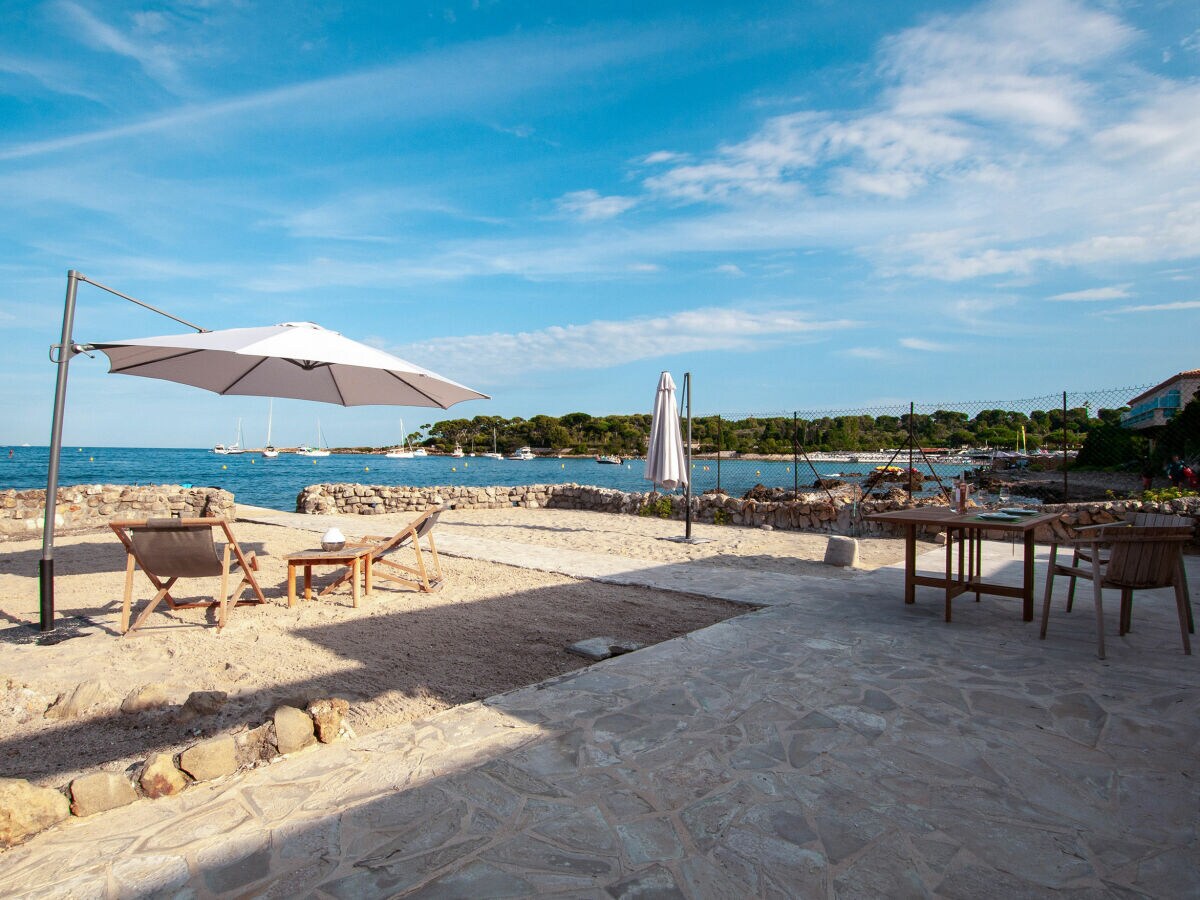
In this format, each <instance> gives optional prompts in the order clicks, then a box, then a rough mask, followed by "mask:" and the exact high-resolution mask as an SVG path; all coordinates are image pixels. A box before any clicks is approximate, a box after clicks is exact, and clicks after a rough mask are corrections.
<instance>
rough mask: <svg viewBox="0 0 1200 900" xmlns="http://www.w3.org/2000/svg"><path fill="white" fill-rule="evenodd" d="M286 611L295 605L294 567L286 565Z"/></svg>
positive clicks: (290, 564)
mask: <svg viewBox="0 0 1200 900" xmlns="http://www.w3.org/2000/svg"><path fill="white" fill-rule="evenodd" d="M287 578H288V609H291V608H292V607H293V606H295V605H296V567H295V566H294V565H293V564H292V563H290V562H289V563H288V576H287Z"/></svg>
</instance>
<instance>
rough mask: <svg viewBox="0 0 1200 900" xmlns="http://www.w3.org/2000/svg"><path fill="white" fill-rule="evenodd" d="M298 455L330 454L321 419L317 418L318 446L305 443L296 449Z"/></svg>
mask: <svg viewBox="0 0 1200 900" xmlns="http://www.w3.org/2000/svg"><path fill="white" fill-rule="evenodd" d="M296 455H297V456H328V455H329V450H328V449H327V448H326V447H325V437H324V436H323V435H322V434H321V420H320V419H317V446H315V447H310V446H308V445H307V444H305V445H304V446H303V447H301V448H300V449H299V450H297V451H296Z"/></svg>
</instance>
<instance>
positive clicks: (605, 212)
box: [558, 189, 637, 222]
mask: <svg viewBox="0 0 1200 900" xmlns="http://www.w3.org/2000/svg"><path fill="white" fill-rule="evenodd" d="M636 205H637V200H636V199H634V198H633V197H618V196H609V197H602V196H601V195H600V194H599V192H597V191H593V190H590V189H589V190H586V191H572V192H571V193H569V194H563V195H562V196H561V197H559V198H558V208H559V209H560V210H562V211H563V212H565V213H568V214H569V215H572V216H574V217H575V218H577V219H579V220H580V221H581V222H596V221H600V220H603V219H614V218H616V217H617V216H619V215H621V213H623V212H626V211H627V210H630V209H632V208H633V207H634V206H636Z"/></svg>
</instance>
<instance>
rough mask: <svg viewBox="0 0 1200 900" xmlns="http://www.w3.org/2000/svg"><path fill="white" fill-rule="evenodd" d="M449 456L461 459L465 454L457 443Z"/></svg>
mask: <svg viewBox="0 0 1200 900" xmlns="http://www.w3.org/2000/svg"><path fill="white" fill-rule="evenodd" d="M450 455H451V456H453V457H454V458H455V459H462V458H463V457H464V456H466V454H465V453H463V448H462V445H461V444H458V443H456V444H455V445H454V450H453V452H452V453H451V454H450Z"/></svg>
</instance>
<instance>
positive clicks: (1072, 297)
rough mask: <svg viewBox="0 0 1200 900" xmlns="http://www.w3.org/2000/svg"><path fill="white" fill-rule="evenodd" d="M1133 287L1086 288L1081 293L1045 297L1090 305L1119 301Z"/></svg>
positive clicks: (1128, 285)
mask: <svg viewBox="0 0 1200 900" xmlns="http://www.w3.org/2000/svg"><path fill="white" fill-rule="evenodd" d="M1131 287H1133V285H1131V284H1114V285H1113V286H1111V287H1102V288H1088V289H1087V290H1083V291H1068V292H1067V293H1065V294H1055V295H1054V296H1052V297H1047V298H1046V299H1047V300H1055V301H1060V302H1066V303H1075V302H1084V303H1090V302H1092V301H1096V300H1121V299H1123V298H1125V297H1128V296H1129V289H1130V288H1131Z"/></svg>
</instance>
